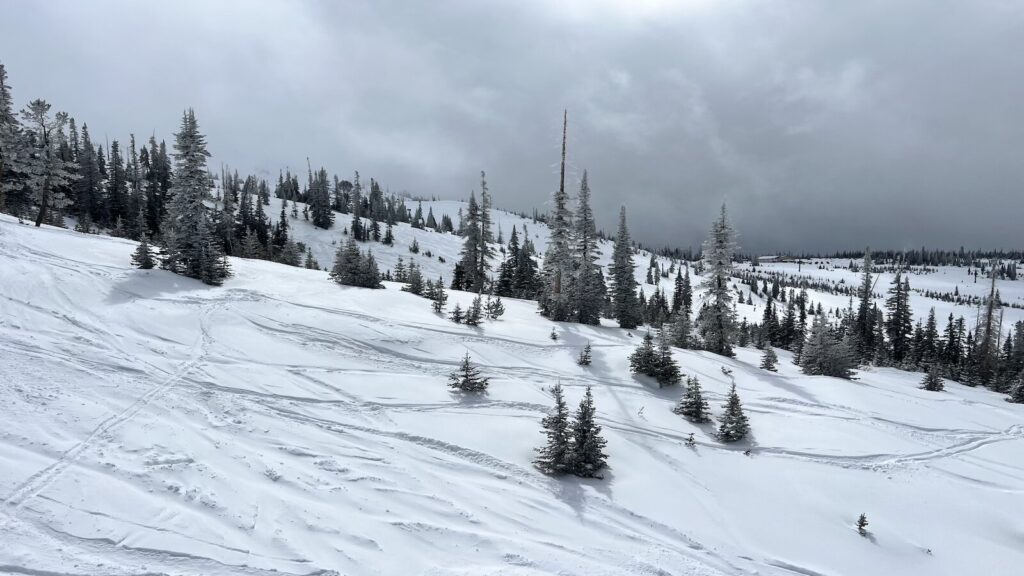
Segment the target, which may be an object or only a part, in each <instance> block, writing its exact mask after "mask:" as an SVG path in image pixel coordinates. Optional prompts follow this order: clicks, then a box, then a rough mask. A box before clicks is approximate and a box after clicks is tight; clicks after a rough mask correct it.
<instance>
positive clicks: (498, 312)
mask: <svg viewBox="0 0 1024 576" xmlns="http://www.w3.org/2000/svg"><path fill="white" fill-rule="evenodd" d="M484 312H485V315H486V316H487V318H488V319H490V320H497V319H498V318H501V316H502V315H503V314H504V313H505V304H504V303H503V302H502V301H501V296H495V297H494V298H491V296H490V295H488V296H487V302H486V303H485V304H484Z"/></svg>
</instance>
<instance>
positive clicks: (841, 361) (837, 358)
mask: <svg viewBox="0 0 1024 576" xmlns="http://www.w3.org/2000/svg"><path fill="white" fill-rule="evenodd" d="M856 367H857V362H856V359H855V354H854V352H853V350H851V349H850V347H849V345H848V343H847V342H846V341H844V340H841V339H839V338H838V337H837V336H836V334H834V333H833V331H832V327H831V326H829V324H828V322H827V321H826V320H825V315H824V314H815V315H814V323H813V324H812V325H811V332H810V334H808V335H807V341H806V342H804V346H803V349H802V351H801V353H800V368H801V370H802V371H803V373H804V374H808V375H815V376H834V377H837V378H846V379H848V380H849V379H851V378H853V370H854V368H856Z"/></svg>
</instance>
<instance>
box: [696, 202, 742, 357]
mask: <svg viewBox="0 0 1024 576" xmlns="http://www.w3.org/2000/svg"><path fill="white" fill-rule="evenodd" d="M737 248H738V246H737V244H736V234H735V232H734V231H733V229H732V225H731V224H730V223H729V218H728V215H727V214H726V211H725V204H723V205H722V212H721V215H720V216H719V217H718V219H717V220H715V222H714V224H712V225H711V232H710V233H709V234H708V239H707V240H706V241H705V242H704V247H703V260H704V267H705V269H706V270H707V271H706V273H705V275H704V280H703V282H702V284H701V285H702V287H703V288H704V290H705V303H704V306H703V307H702V308H701V310H700V314H699V315H698V316H697V325H698V331H699V332H700V336H701V338H703V339H704V347H705V348H706V349H707V350H709V351H711V352H714V353H715V354H721V355H723V356H732V354H733V353H732V347H733V344H734V343H735V341H736V311H735V310H734V309H733V305H732V291H731V290H730V289H729V278H730V276H731V275H732V259H733V255H734V254H735V252H736V249H737Z"/></svg>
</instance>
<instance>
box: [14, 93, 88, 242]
mask: <svg viewBox="0 0 1024 576" xmlns="http://www.w3.org/2000/svg"><path fill="white" fill-rule="evenodd" d="M21 117H22V120H24V121H25V125H24V130H25V132H26V134H27V136H28V143H29V145H28V146H27V147H25V148H23V149H22V154H21V155H20V159H21V160H22V162H21V165H20V168H21V171H22V172H23V174H24V175H25V176H26V182H25V184H26V186H27V188H28V189H29V190H33V191H34V192H35V197H34V200H35V203H36V204H37V205H38V206H39V211H38V212H37V215H36V226H37V227H38V226H41V225H42V224H43V223H54V224H57V225H63V224H62V220H63V219H62V217H61V210H63V209H64V206H65V203H66V200H65V196H64V190H67V189H68V187H69V185H70V184H71V183H72V182H73V181H74V179H75V177H76V175H75V173H74V165H73V164H72V163H71V162H70V161H68V160H67V159H65V157H64V156H63V155H62V154H61V153H60V149H61V145H62V144H66V139H65V135H64V127H65V126H66V125H67V123H68V115H67V114H66V113H64V112H58V113H57V114H55V115H53V116H52V117H51V116H50V104H49V103H47V102H46V101H45V100H33V101H32V102H30V103H29V105H28V106H27V107H25V109H24V110H22V112H21ZM51 210H52V211H53V214H52V215H51V214H50V211H51Z"/></svg>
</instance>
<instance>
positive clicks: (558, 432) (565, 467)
mask: <svg viewBox="0 0 1024 576" xmlns="http://www.w3.org/2000/svg"><path fill="white" fill-rule="evenodd" d="M551 395H552V397H553V398H554V400H555V409H554V411H553V412H552V413H550V414H548V415H547V416H545V417H544V419H543V420H541V426H542V427H543V428H544V435H545V436H546V437H547V444H545V445H544V447H542V448H540V449H538V450H537V452H538V455H537V459H536V460H534V461H533V463H534V465H536V466H537V468H538V469H539V470H540V471H541V472H544V473H545V474H561V473H564V472H568V471H569V468H570V462H571V460H572V452H571V449H572V448H571V444H570V436H569V408H568V406H567V405H566V403H565V397H564V395H563V393H562V385H561V384H555V385H554V386H553V387H552V388H551Z"/></svg>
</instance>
